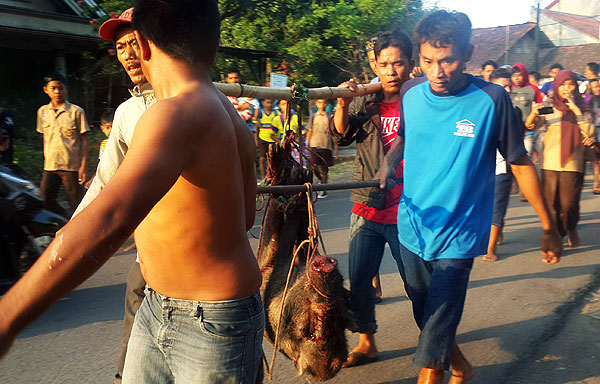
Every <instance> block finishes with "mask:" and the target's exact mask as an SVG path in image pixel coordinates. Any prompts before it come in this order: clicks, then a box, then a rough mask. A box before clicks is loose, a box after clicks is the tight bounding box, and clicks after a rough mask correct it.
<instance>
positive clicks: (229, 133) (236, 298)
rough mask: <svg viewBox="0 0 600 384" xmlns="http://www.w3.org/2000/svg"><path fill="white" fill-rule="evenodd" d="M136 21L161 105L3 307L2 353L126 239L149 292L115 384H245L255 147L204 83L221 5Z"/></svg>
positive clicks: (142, 14) (260, 324)
mask: <svg viewBox="0 0 600 384" xmlns="http://www.w3.org/2000/svg"><path fill="white" fill-rule="evenodd" d="M132 22H133V24H132V26H133V29H134V35H135V38H136V41H137V43H138V44H139V48H140V59H141V65H142V69H143V72H144V74H145V76H146V77H147V78H148V80H149V82H150V83H152V84H153V87H154V90H155V92H156V97H157V99H158V100H159V101H158V102H157V103H156V104H155V105H154V106H153V108H150V109H149V110H148V111H146V113H145V114H144V115H143V116H142V118H141V119H140V121H139V123H138V126H141V127H143V129H137V128H136V130H135V133H134V137H133V139H132V142H131V146H130V147H129V149H128V152H127V157H126V159H125V160H124V162H123V164H122V165H121V166H120V167H119V169H118V171H117V172H116V174H115V176H114V177H113V178H112V179H111V180H110V181H109V183H108V184H107V185H106V187H105V188H104V190H103V191H102V192H101V193H100V194H99V195H98V197H97V198H96V199H94V201H93V202H92V203H91V204H90V205H89V206H88V207H87V208H86V209H84V210H83V211H81V213H79V214H78V215H77V216H75V217H74V218H73V219H72V220H71V222H69V223H68V224H67V225H66V226H65V227H64V228H63V229H62V231H61V233H60V234H59V236H58V237H57V240H56V241H54V242H53V243H52V244H51V245H50V246H49V248H48V249H47V251H46V252H45V253H44V255H42V256H41V257H40V260H38V262H37V263H36V264H35V265H34V266H33V267H32V269H30V271H29V272H28V273H27V274H26V275H25V276H24V277H23V278H22V279H21V280H19V282H18V283H17V284H16V285H15V286H14V287H13V288H12V289H11V290H10V291H9V292H8V293H7V294H6V295H4V296H3V297H2V299H0V312H1V313H3V316H2V317H0V356H1V355H4V354H5V353H6V351H7V350H8V349H9V347H10V346H11V344H12V343H13V341H14V339H15V337H16V335H17V334H18V333H19V332H20V331H22V330H23V329H24V328H25V327H26V326H27V324H29V323H31V322H32V321H33V320H34V319H35V318H36V317H38V316H39V315H40V314H41V313H42V312H43V311H44V310H46V309H47V308H48V307H49V306H50V305H52V303H54V302H55V301H57V300H58V299H59V298H60V297H62V296H64V295H65V294H67V293H68V292H70V291H71V290H73V289H74V288H75V287H76V286H77V285H78V284H80V283H81V282H82V281H84V280H85V279H86V278H87V277H89V276H90V275H91V274H93V273H94V272H95V271H96V270H97V269H98V268H100V266H101V265H102V264H103V263H104V262H106V260H107V259H108V258H109V257H110V256H111V255H112V253H114V252H115V250H117V249H118V248H119V246H120V245H121V244H123V242H124V241H125V240H126V239H127V238H128V237H129V236H130V234H131V232H132V231H133V230H134V229H135V231H136V244H137V247H138V251H139V257H140V264H141V268H142V271H143V273H144V277H145V278H146V281H147V282H148V286H149V289H148V290H147V295H146V297H145V299H144V301H143V303H142V306H141V307H140V309H139V310H138V312H137V314H136V316H135V322H134V325H133V330H132V334H131V338H130V340H129V344H128V352H127V359H126V362H125V372H124V375H123V382H124V383H141V382H152V383H163V382H175V378H177V381H182V382H241V383H254V382H255V381H256V378H257V374H258V369H259V367H260V364H261V351H262V347H261V344H262V334H263V332H264V312H263V308H262V303H261V301H260V295H259V293H258V289H259V287H260V284H261V275H260V270H259V268H258V265H257V263H256V259H255V258H254V255H253V252H252V249H251V247H250V244H249V242H248V238H247V234H246V231H247V230H248V229H249V228H250V227H251V226H252V225H253V222H254V210H255V206H254V202H255V197H256V184H255V180H256V179H255V172H254V157H255V147H254V145H253V140H252V135H251V133H250V132H249V131H248V128H247V126H246V125H245V124H244V123H243V122H242V121H241V120H240V119H239V117H238V115H237V112H236V111H235V109H234V108H233V107H232V106H231V103H229V101H228V100H227V98H226V97H225V96H224V95H223V94H221V93H220V92H219V91H217V90H216V88H215V87H214V86H213V84H212V81H211V79H210V68H211V67H212V65H214V62H215V58H216V57H215V56H216V52H217V47H218V43H219V22H220V16H219V12H218V7H217V1H216V0H205V1H202V2H200V1H183V0H173V1H169V2H163V1H160V0H139V1H137V2H136V5H135V11H134V13H133V21H132ZM197 36H203V39H198V38H197ZM180 212H185V215H182V214H180ZM207 239H208V241H207ZM165 256H168V257H165ZM156 313H160V314H161V315H160V316H159V317H160V319H158V318H157V317H156V316H155V314H156ZM223 323H227V324H228V327H222V326H221V324H223ZM199 324H200V326H199ZM202 329H210V330H211V332H202ZM175 330H176V331H177V332H175Z"/></svg>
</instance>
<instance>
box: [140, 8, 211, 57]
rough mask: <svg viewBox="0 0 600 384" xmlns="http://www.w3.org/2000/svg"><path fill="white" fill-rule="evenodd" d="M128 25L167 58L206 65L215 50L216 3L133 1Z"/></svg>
mask: <svg viewBox="0 0 600 384" xmlns="http://www.w3.org/2000/svg"><path fill="white" fill-rule="evenodd" d="M132 26H133V29H137V30H138V31H139V32H140V33H141V34H142V35H143V36H144V37H145V38H146V39H148V40H150V41H152V42H153V43H154V44H155V45H156V46H157V47H158V48H159V49H160V50H162V51H163V52H165V53H166V54H167V55H169V56H171V57H173V58H175V59H178V60H182V61H185V62H186V63H188V64H195V63H198V62H209V61H210V60H211V59H212V58H213V57H214V56H215V55H216V53H217V48H218V47H219V36H220V27H221V17H220V15H219V8H218V6H217V0H136V2H135V6H134V10H133V18H132Z"/></svg>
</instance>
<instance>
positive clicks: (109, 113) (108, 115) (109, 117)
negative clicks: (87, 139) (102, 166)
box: [98, 108, 115, 158]
mask: <svg viewBox="0 0 600 384" xmlns="http://www.w3.org/2000/svg"><path fill="white" fill-rule="evenodd" d="M114 118H115V110H114V109H112V108H110V109H107V110H106V111H104V112H103V113H102V115H100V130H101V131H102V133H104V136H106V139H104V140H102V141H101V142H100V150H99V151H98V158H101V157H102V153H104V149H105V148H106V143H107V142H108V138H109V137H110V131H111V130H112V125H113V120H114Z"/></svg>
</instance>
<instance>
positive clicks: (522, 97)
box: [510, 63, 542, 156]
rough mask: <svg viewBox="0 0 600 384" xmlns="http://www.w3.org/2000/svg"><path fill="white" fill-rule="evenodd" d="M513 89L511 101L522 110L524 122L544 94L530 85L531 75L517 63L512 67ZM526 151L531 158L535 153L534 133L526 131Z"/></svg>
mask: <svg viewBox="0 0 600 384" xmlns="http://www.w3.org/2000/svg"><path fill="white" fill-rule="evenodd" d="M511 81H512V87H511V92H510V99H511V100H512V102H513V104H514V105H515V106H516V107H517V108H519V109H520V110H521V113H522V118H523V122H524V121H525V119H526V118H527V116H529V114H530V113H531V107H532V105H533V103H541V102H542V93H541V92H540V90H539V89H538V87H537V86H535V85H533V84H531V83H529V73H528V72H527V68H525V65H523V64H522V63H517V64H515V65H513V67H512V75H511ZM524 140H525V141H524V144H525V150H526V151H527V153H528V154H529V155H530V156H531V154H532V152H533V144H534V142H533V131H532V130H526V131H525V137H524Z"/></svg>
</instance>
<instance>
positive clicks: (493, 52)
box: [469, 23, 535, 70]
mask: <svg viewBox="0 0 600 384" xmlns="http://www.w3.org/2000/svg"><path fill="white" fill-rule="evenodd" d="M507 28H508V48H509V49H510V47H512V46H513V45H514V44H515V43H516V42H517V41H519V39H521V38H522V37H523V36H525V35H526V34H527V33H528V32H529V31H531V30H532V29H533V28H535V23H524V24H515V25H503V26H501V27H492V28H477V29H473V32H472V35H471V43H472V44H473V46H474V47H475V49H474V51H473V56H472V57H471V61H470V63H472V64H471V65H472V66H479V65H481V63H483V62H484V61H486V60H494V61H497V60H498V59H499V58H500V57H501V56H502V54H503V53H504V51H505V49H506V38H507ZM477 69H478V68H477ZM469 70H471V69H470V68H469Z"/></svg>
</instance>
